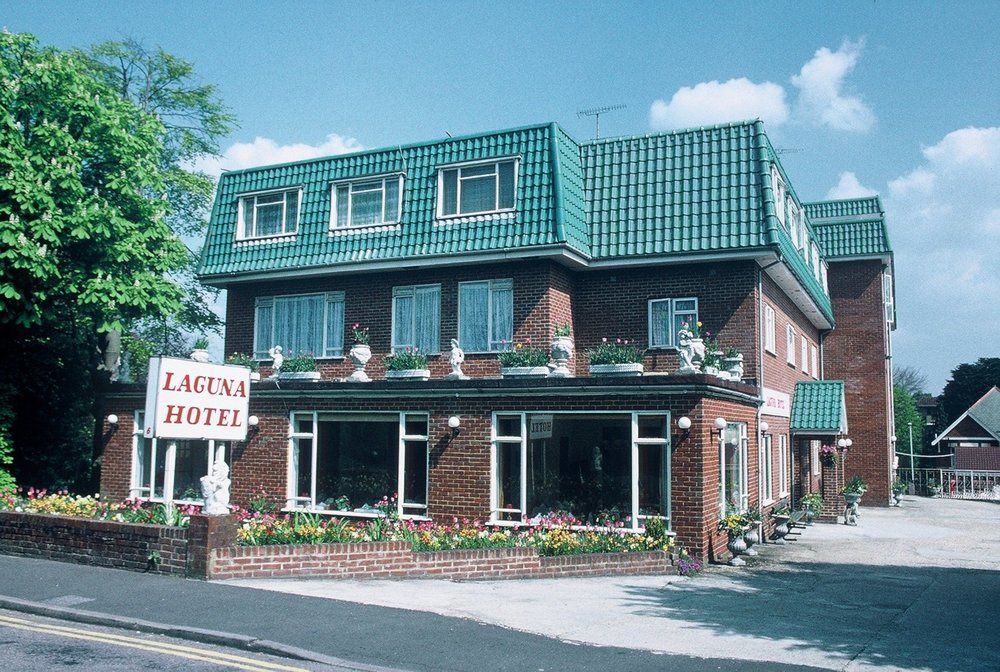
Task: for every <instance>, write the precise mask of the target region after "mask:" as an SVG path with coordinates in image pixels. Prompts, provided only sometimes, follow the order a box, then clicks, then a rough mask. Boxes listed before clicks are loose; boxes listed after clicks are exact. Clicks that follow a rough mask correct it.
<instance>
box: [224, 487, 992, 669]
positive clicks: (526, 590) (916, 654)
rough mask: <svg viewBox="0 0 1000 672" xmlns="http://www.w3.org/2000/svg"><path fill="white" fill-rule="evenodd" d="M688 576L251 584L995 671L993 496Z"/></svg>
mask: <svg viewBox="0 0 1000 672" xmlns="http://www.w3.org/2000/svg"><path fill="white" fill-rule="evenodd" d="M760 553H761V555H760V556H759V557H758V558H755V559H753V558H752V559H749V563H750V566H748V567H746V568H742V569H741V568H730V567H719V566H715V567H710V568H709V569H708V570H707V571H705V572H704V573H702V574H701V575H700V576H698V577H697V578H696V579H685V578H683V577H677V576H671V577H609V578H586V579H552V580H533V581H495V582H467V583H454V582H447V581H433V580H425V581H405V582H394V583H388V584H387V583H385V582H373V581H325V580H301V579H299V580H295V579H261V580H244V581H236V582H232V583H234V584H238V585H241V586H254V587H258V588H265V589H268V590H274V591H282V592H286V593H291V594H298V595H309V596H314V597H321V598H335V599H338V600H351V601H355V602H359V603H365V604H372V605H382V606H390V607H404V608H408V609H420V610H424V611H426V612H429V613H434V614H439V615H445V616H460V617H464V618H469V619H474V620H476V621H480V622H483V623H490V624H495V625H501V626H504V627H508V628H513V629H516V630H519V631H523V632H530V633H536V634H541V635H546V636H549V637H553V638H557V639H559V640H563V641H571V642H579V643H582V644H596V645H602V646H628V647H634V648H636V649H643V650H648V651H657V652H662V653H666V654H674V655H676V654H681V655H688V656H704V657H715V656H722V657H727V658H743V659H745V660H750V661H757V664H758V665H759V664H761V663H760V661H772V662H774V663H785V664H804V665H811V666H816V667H822V668H827V669H841V670H865V671H874V670H928V669H929V670H948V671H953V672H965V671H967V672H980V671H982V670H1000V627H998V626H997V624H998V623H1000V565H998V563H997V558H998V557H1000V505H998V504H996V503H985V502H970V501H954V500H939V499H935V500H931V499H926V498H919V497H907V498H905V499H904V503H903V507H902V508H898V509H897V508H893V509H875V508H864V509H862V515H861V519H860V525H859V526H858V527H848V526H844V525H827V524H816V525H813V526H812V527H809V528H808V529H807V530H806V531H805V533H804V534H802V536H801V537H800V538H799V540H798V541H795V542H792V543H789V544H787V545H784V546H776V545H773V544H769V545H766V546H764V547H762V548H761V550H760Z"/></svg>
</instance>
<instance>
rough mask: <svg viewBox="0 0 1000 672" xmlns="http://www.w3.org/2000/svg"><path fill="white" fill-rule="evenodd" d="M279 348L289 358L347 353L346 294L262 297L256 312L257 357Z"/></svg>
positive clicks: (265, 356)
mask: <svg viewBox="0 0 1000 672" xmlns="http://www.w3.org/2000/svg"><path fill="white" fill-rule="evenodd" d="M276 345H280V346H281V349H282V354H283V355H285V356H286V357H289V356H294V355H312V356H314V357H340V356H342V355H343V354H344V293H343V292H326V293H325V294H299V295H294V296H262V297H258V298H257V302H256V306H255V311H254V346H253V352H254V357H256V358H257V359H268V358H269V357H270V355H269V354H268V351H269V350H270V349H271V348H273V347H274V346H276Z"/></svg>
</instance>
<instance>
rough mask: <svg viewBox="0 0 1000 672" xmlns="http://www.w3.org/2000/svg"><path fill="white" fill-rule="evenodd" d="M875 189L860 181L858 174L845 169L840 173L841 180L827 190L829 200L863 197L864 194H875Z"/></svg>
mask: <svg viewBox="0 0 1000 672" xmlns="http://www.w3.org/2000/svg"><path fill="white" fill-rule="evenodd" d="M875 194H876V192H875V190H874V189H869V188H868V187H866V186H865V185H863V184H861V182H859V181H858V176H857V175H855V174H854V173H852V172H850V171H847V170H845V171H844V172H842V173H841V174H840V180H839V181H838V182H837V184H835V185H834V186H833V187H832V188H831V189H830V191H828V192H826V198H827V200H837V199H841V198H861V197H863V196H874V195H875Z"/></svg>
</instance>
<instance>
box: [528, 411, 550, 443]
mask: <svg viewBox="0 0 1000 672" xmlns="http://www.w3.org/2000/svg"><path fill="white" fill-rule="evenodd" d="M528 438H529V439H551V438H552V416H551V415H532V416H529V422H528Z"/></svg>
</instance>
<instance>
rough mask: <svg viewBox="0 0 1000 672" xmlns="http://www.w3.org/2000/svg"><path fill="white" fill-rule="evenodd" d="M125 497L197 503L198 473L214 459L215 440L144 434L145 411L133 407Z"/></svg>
mask: <svg viewBox="0 0 1000 672" xmlns="http://www.w3.org/2000/svg"><path fill="white" fill-rule="evenodd" d="M133 417H134V420H135V423H134V426H133V431H132V476H131V484H130V489H129V497H138V498H142V499H146V500H150V501H154V502H178V503H183V504H201V503H203V498H202V495H201V477H202V476H208V474H209V472H210V471H211V469H212V463H213V462H214V457H213V456H214V455H215V452H216V446H219V447H222V446H223V444H221V443H218V444H217V443H216V442H215V441H194V440H179V439H178V440H173V439H154V438H146V437H145V436H144V435H143V423H144V420H145V413H144V412H143V411H135V414H134V416H133Z"/></svg>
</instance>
